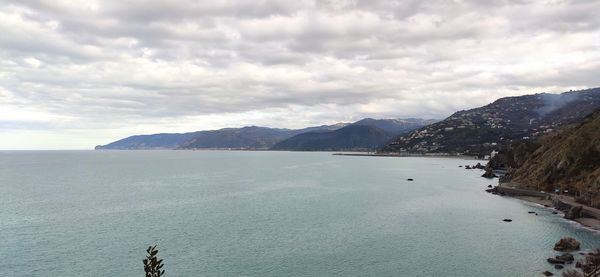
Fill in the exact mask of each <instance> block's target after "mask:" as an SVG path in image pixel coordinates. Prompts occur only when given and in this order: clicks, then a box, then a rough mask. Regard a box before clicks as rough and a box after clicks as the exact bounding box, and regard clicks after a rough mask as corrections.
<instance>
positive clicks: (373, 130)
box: [271, 118, 436, 151]
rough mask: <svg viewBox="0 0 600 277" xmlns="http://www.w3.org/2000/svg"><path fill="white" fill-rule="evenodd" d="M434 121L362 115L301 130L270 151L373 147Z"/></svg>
mask: <svg viewBox="0 0 600 277" xmlns="http://www.w3.org/2000/svg"><path fill="white" fill-rule="evenodd" d="M435 121H436V120H424V119H417V118H409V119H372V118H365V119H362V120H359V121H357V122H354V123H352V124H350V125H348V126H346V127H343V128H340V129H337V130H333V131H327V132H323V131H316V132H307V133H301V134H298V135H296V136H293V137H291V138H289V139H286V140H283V141H281V142H279V143H276V144H275V145H273V147H272V148H271V149H273V150H294V151H340V150H353V151H356V150H362V151H368V150H374V149H376V148H378V147H381V146H382V145H384V144H385V143H386V142H388V141H389V140H390V139H391V138H393V137H394V136H396V135H399V134H402V133H405V132H409V131H412V130H414V129H417V128H419V127H421V126H425V125H428V124H431V123H433V122H435Z"/></svg>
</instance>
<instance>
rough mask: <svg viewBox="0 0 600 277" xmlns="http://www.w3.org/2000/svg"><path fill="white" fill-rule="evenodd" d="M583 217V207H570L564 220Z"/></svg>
mask: <svg viewBox="0 0 600 277" xmlns="http://www.w3.org/2000/svg"><path fill="white" fill-rule="evenodd" d="M581 217H583V206H576V207H571V209H569V211H568V212H566V213H565V218H566V219H571V220H573V219H577V218H581Z"/></svg>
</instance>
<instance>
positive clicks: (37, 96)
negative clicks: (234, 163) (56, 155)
mask: <svg viewBox="0 0 600 277" xmlns="http://www.w3.org/2000/svg"><path fill="white" fill-rule="evenodd" d="M598 10H600V1H583V0H572V1H566V0H564V1H561V0H546V1H543V0H539V1H527V0H512V1H511V0H492V1H482V0H479V1H475V0H472V1H467V0H464V1H460V0H454V1H448V0H443V1H442V0H439V1H436V0H433V1H416V0H409V1H374V0H369V1H360V0H356V1H283V0H278V1H276V0H273V1H267V0H262V1H261V0H259V1H192V0H171V1H159V0H152V1H140V0H136V1H106V0H103V1H100V0H88V1H67V0H31V1H26V0H20V1H0V33H1V34H2V35H0V134H1V135H2V137H3V139H2V140H1V141H0V149H10V148H91V147H92V146H93V145H95V144H100V143H106V142H108V141H110V140H113V139H116V138H119V137H121V136H125V135H129V134H135V133H154V132H173V131H192V130H202V129H213V128H220V127H235V126H243V125H248V124H257V125H268V126H276V127H292V128H295V127H303V126H307V125H312V124H322V123H334V122H338V121H350V120H355V119H358V118H360V117H365V116H371V117H425V118H442V117H445V116H448V115H449V114H451V113H452V112H453V111H455V110H459V109H466V108H471V107H475V106H479V105H483V104H486V103H488V102H490V101H492V100H494V99H496V98H499V97H503V96H508V95H520V94H528V93H535V92H542V91H551V92H560V91H565V90H569V89H578V88H587V87H594V86H599V83H600V82H599V81H598V78H597V76H600V17H598V16H597V14H596V13H597V11H598Z"/></svg>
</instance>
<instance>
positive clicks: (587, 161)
mask: <svg viewBox="0 0 600 277" xmlns="http://www.w3.org/2000/svg"><path fill="white" fill-rule="evenodd" d="M511 177H512V181H515V182H518V183H522V184H526V185H527V186H529V187H531V188H534V189H536V190H544V191H553V190H554V189H556V188H559V189H561V190H564V189H568V190H570V191H571V192H574V193H575V194H578V195H579V197H580V200H581V201H583V202H585V204H589V205H592V206H595V207H600V111H597V112H595V113H594V114H592V115H590V116H588V117H586V118H585V119H584V120H583V122H582V123H580V124H579V125H578V126H576V127H573V128H569V129H566V130H562V131H561V132H559V133H557V134H555V135H553V136H551V137H548V138H546V139H545V140H543V141H541V146H540V147H538V148H537V150H535V152H533V154H531V155H529V157H528V159H527V160H526V161H525V162H524V163H523V165H522V166H521V167H519V168H517V169H516V170H515V171H514V172H513V173H511Z"/></svg>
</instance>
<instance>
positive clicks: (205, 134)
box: [95, 123, 347, 150]
mask: <svg viewBox="0 0 600 277" xmlns="http://www.w3.org/2000/svg"><path fill="white" fill-rule="evenodd" d="M344 126H347V124H346V123H338V124H334V125H321V126H315V127H308V128H304V129H296V130H292V129H277V128H267V127H257V126H249V127H243V128H224V129H220V130H211V131H198V132H191V133H174V134H153V135H135V136H131V137H127V138H124V139H121V140H117V141H115V142H111V143H109V144H106V145H98V146H96V147H95V149H97V150H107V149H110V150H135V149H195V148H198V149H200V148H213V149H214V148H233V149H268V148H269V147H271V146H272V145H273V144H275V143H276V142H279V141H282V140H284V139H287V138H290V137H292V136H294V135H297V134H300V133H305V132H321V131H332V130H336V129H339V128H342V127H344Z"/></svg>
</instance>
